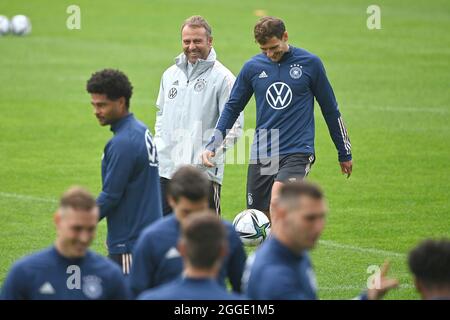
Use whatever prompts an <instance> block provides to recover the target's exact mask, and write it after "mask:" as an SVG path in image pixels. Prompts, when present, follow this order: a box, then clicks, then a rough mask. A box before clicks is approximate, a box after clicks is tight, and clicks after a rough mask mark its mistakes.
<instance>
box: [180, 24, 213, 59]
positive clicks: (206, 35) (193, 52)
mask: <svg viewBox="0 0 450 320" xmlns="http://www.w3.org/2000/svg"><path fill="white" fill-rule="evenodd" d="M212 40H213V38H212V36H211V27H210V26H209V24H208V22H207V21H206V20H205V19H204V18H203V17H201V16H192V17H190V18H188V19H186V20H185V21H184V23H183V24H182V26H181V43H182V45H183V51H184V54H185V55H186V57H187V59H188V60H189V62H190V63H196V62H197V60H198V59H203V60H206V58H208V55H209V52H210V51H211V46H212Z"/></svg>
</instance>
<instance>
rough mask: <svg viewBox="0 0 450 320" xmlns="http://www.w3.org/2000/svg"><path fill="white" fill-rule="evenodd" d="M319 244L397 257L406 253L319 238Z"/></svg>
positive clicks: (401, 256) (404, 255)
mask: <svg viewBox="0 0 450 320" xmlns="http://www.w3.org/2000/svg"><path fill="white" fill-rule="evenodd" d="M319 244H320V245H324V246H326V247H334V248H339V249H348V250H351V251H358V252H363V253H373V254H378V255H384V256H391V257H398V258H405V257H406V254H404V253H399V252H393V251H387V250H381V249H374V248H363V247H357V246H352V245H348V244H341V243H337V242H334V241H330V240H319Z"/></svg>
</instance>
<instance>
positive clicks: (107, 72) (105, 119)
mask: <svg viewBox="0 0 450 320" xmlns="http://www.w3.org/2000/svg"><path fill="white" fill-rule="evenodd" d="M86 90H87V92H89V93H90V94H91V104H92V106H93V107H94V114H95V116H96V117H97V119H98V122H99V123H100V125H102V126H106V125H110V124H113V123H115V122H116V121H118V120H120V119H121V118H123V117H124V116H125V115H127V114H128V110H129V108H130V99H131V95H132V94H133V86H132V85H131V83H130V80H128V77H127V76H126V75H125V74H124V73H123V72H121V71H119V70H113V69H104V70H101V71H98V72H96V73H94V74H92V76H91V78H90V79H89V80H88V81H87V85H86Z"/></svg>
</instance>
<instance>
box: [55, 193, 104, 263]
mask: <svg viewBox="0 0 450 320" xmlns="http://www.w3.org/2000/svg"><path fill="white" fill-rule="evenodd" d="M98 216H99V212H98V207H97V205H96V203H95V199H94V197H93V196H92V195H91V194H90V193H89V192H88V191H86V190H85V189H83V188H80V187H72V188H70V189H69V190H68V191H66V192H65V193H64V194H63V195H62V197H61V200H60V202H59V208H58V210H57V212H56V213H55V225H56V236H57V237H56V248H57V249H58V251H59V252H60V253H61V254H62V255H63V256H65V257H68V258H77V257H82V256H84V255H85V253H86V250H87V249H88V248H89V246H90V244H91V242H92V240H93V239H94V238H95V231H96V229H97V222H98Z"/></svg>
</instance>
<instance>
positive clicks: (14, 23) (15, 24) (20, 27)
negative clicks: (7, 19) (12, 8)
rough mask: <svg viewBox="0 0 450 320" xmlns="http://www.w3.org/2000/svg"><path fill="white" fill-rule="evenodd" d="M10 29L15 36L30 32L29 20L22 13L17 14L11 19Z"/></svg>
mask: <svg viewBox="0 0 450 320" xmlns="http://www.w3.org/2000/svg"><path fill="white" fill-rule="evenodd" d="M11 31H12V33H13V34H15V35H16V36H24V35H26V34H29V33H30V32H31V22H30V19H28V17H26V16H24V15H21V14H19V15H17V16H14V17H13V18H12V19H11Z"/></svg>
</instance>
